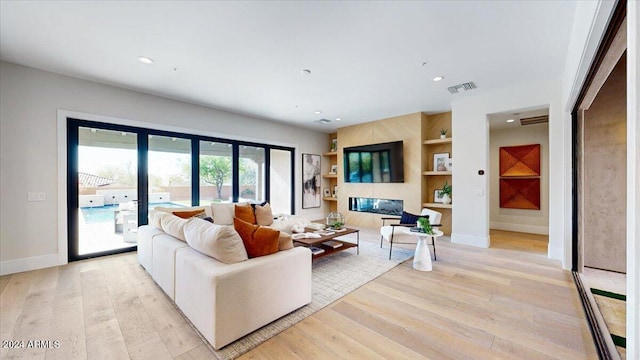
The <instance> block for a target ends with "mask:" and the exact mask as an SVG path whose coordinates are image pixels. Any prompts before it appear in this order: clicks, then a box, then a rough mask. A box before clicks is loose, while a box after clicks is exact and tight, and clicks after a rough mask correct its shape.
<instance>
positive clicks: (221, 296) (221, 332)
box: [175, 248, 311, 349]
mask: <svg viewBox="0 0 640 360" xmlns="http://www.w3.org/2000/svg"><path fill="white" fill-rule="evenodd" d="M175 294H176V298H175V303H176V305H178V307H179V308H180V310H182V312H183V313H184V314H185V315H186V316H187V317H188V318H189V319H190V320H191V322H192V323H193V324H194V325H195V327H196V328H197V329H198V330H199V331H200V333H201V334H202V335H203V336H204V337H205V339H207V341H208V342H209V343H210V344H211V345H212V346H213V347H214V348H215V349H220V348H221V347H223V346H225V345H227V344H229V343H231V342H233V341H235V340H237V339H239V338H240V337H242V336H244V335H246V334H248V333H250V332H252V331H254V330H257V329H259V328H260V327H262V326H264V325H266V324H268V323H270V322H272V321H274V320H277V319H278V318H280V317H282V316H284V315H286V314H288V313H290V312H292V311H294V310H296V309H298V308H300V307H302V306H304V305H306V304H308V303H310V302H311V252H310V251H309V250H308V249H304V248H294V249H291V250H286V251H280V252H278V253H275V254H271V255H268V256H263V257H258V258H253V259H249V260H247V261H243V262H240V263H235V264H224V263H222V262H219V261H217V260H215V259H212V258H210V257H208V256H206V255H203V254H201V253H199V252H197V251H195V250H193V249H191V248H182V249H179V250H178V251H177V253H176V288H175Z"/></svg>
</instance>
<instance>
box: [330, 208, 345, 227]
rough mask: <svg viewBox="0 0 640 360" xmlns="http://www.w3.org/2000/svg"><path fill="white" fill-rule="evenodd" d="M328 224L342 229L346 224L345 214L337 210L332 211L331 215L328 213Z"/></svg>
mask: <svg viewBox="0 0 640 360" xmlns="http://www.w3.org/2000/svg"><path fill="white" fill-rule="evenodd" d="M327 226H328V227H330V228H332V229H336V230H339V229H342V227H343V226H344V215H342V214H341V213H339V212H337V211H333V212H330V213H329V215H327Z"/></svg>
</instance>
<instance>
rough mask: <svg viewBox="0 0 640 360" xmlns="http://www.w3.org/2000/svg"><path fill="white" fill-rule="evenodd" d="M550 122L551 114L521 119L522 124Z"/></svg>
mask: <svg viewBox="0 0 640 360" xmlns="http://www.w3.org/2000/svg"><path fill="white" fill-rule="evenodd" d="M548 122H549V115H542V116H534V117H530V118H524V119H520V125H522V126H527V125H536V124H544V123H548Z"/></svg>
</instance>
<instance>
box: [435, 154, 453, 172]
mask: <svg viewBox="0 0 640 360" xmlns="http://www.w3.org/2000/svg"><path fill="white" fill-rule="evenodd" d="M448 162H449V153H448V152H446V153H437V154H433V171H447V163H448Z"/></svg>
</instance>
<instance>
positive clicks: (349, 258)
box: [205, 235, 413, 360]
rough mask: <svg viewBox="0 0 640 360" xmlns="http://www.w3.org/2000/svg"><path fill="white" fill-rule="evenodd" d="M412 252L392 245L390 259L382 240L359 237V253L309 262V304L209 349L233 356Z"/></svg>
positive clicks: (351, 251) (225, 357)
mask: <svg viewBox="0 0 640 360" xmlns="http://www.w3.org/2000/svg"><path fill="white" fill-rule="evenodd" d="M361 236H362V235H361ZM361 239H362V238H361ZM350 241H351V240H350ZM412 256H413V250H409V249H403V248H400V247H398V248H395V247H394V249H393V256H392V258H391V260H389V244H388V243H385V246H384V247H383V248H382V249H381V248H380V244H379V243H378V244H374V243H371V242H367V241H362V240H361V241H360V255H356V249H355V248H352V249H349V250H345V251H341V252H339V253H335V254H332V255H329V256H325V257H323V258H320V259H318V260H316V261H314V262H313V265H312V266H313V270H312V275H311V277H312V281H313V285H312V297H311V303H310V304H308V305H306V306H304V307H302V308H300V309H298V310H296V311H294V312H292V313H290V314H288V315H286V316H284V317H282V318H280V319H278V320H276V321H274V322H272V323H270V324H268V325H265V326H264V327H262V328H260V329H258V330H256V331H254V332H252V333H251V334H249V335H247V336H245V337H243V338H240V339H239V340H237V341H235V342H233V343H231V344H229V345H227V346H225V347H224V348H222V349H221V350H219V351H216V350H213V348H211V349H212V351H213V352H214V353H215V354H216V356H218V358H219V359H221V360H228V359H235V358H236V357H238V356H240V355H242V354H244V353H246V352H247V351H249V350H251V349H253V348H254V347H256V346H258V345H260V344H261V343H263V342H265V341H266V340H268V339H269V338H271V337H273V336H275V335H277V334H278V333H280V332H282V331H284V330H286V329H288V328H289V327H291V326H293V325H294V324H296V323H297V322H299V321H301V320H303V319H304V318H306V317H307V316H309V315H311V314H313V313H315V312H316V311H318V310H320V309H322V308H323V307H325V306H327V305H329V304H331V303H332V302H334V301H336V300H338V299H340V298H341V297H343V296H345V295H347V294H348V293H350V292H352V291H354V290H355V289H357V288H359V287H360V286H362V285H364V284H366V283H368V282H369V281H371V280H373V279H375V278H377V277H378V276H380V275H382V274H384V273H385V272H387V271H389V270H391V269H393V268H394V267H396V266H397V265H398V264H400V263H401V262H403V261H405V260H407V259H408V258H410V257H412ZM205 343H206V341H205Z"/></svg>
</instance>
